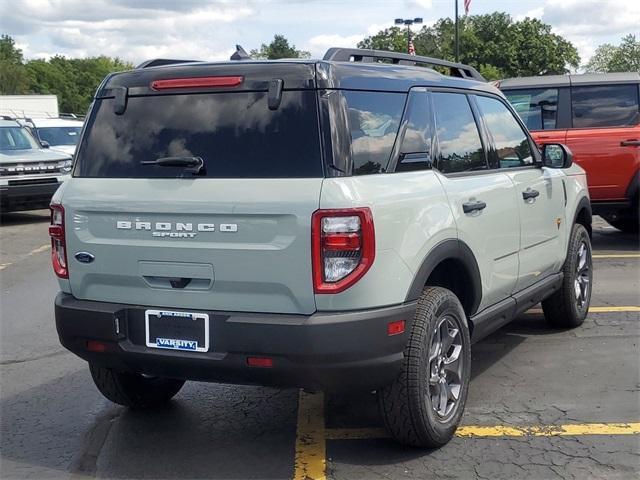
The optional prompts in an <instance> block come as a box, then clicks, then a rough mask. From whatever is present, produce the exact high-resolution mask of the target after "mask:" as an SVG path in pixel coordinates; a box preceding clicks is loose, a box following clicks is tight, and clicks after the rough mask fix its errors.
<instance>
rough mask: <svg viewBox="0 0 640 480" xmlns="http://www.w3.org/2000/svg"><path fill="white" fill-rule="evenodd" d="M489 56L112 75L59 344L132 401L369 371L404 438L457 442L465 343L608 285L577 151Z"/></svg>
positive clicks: (580, 309)
mask: <svg viewBox="0 0 640 480" xmlns="http://www.w3.org/2000/svg"><path fill="white" fill-rule="evenodd" d="M434 64H435V65H436V66H438V67H440V68H447V69H449V70H450V72H451V76H444V75H442V74H440V73H437V72H436V71H435V70H433V69H429V68H424V66H423V65H434ZM481 78H482V77H480V75H479V74H478V73H477V72H476V71H475V70H473V69H472V68H470V67H467V66H465V65H461V64H454V63H449V62H444V61H441V60H435V59H430V58H426V57H416V56H409V55H405V54H396V53H390V52H380V51H372V50H351V49H331V50H329V51H328V52H327V54H326V55H325V57H324V59H323V60H297V61H296V60H282V61H252V60H243V61H231V62H224V63H203V62H191V63H177V62H173V63H172V62H171V61H168V60H161V61H157V62H156V61H150V62H148V63H146V64H144V65H143V66H142V67H139V68H138V69H136V70H133V71H129V72H123V73H116V74H112V75H110V76H108V77H107V78H106V79H105V80H104V82H103V83H102V85H101V86H100V87H99V89H98V91H97V93H96V96H95V101H94V103H93V106H92V108H91V111H90V114H89V116H88V119H87V124H86V127H85V131H84V132H83V134H82V138H81V140H80V145H79V149H78V153H77V158H76V163H75V166H74V170H73V175H72V178H71V179H70V181H68V182H65V185H64V186H63V188H62V189H61V190H60V191H59V192H58V193H57V194H56V195H55V198H54V199H53V202H52V205H51V212H52V213H51V227H50V235H51V238H52V247H53V254H52V258H53V268H54V270H55V273H56V274H57V276H58V277H59V283H60V288H61V292H60V293H59V294H58V296H57V297H56V300H55V316H56V324H57V330H58V333H59V336H60V340H61V342H62V344H63V345H64V346H65V347H67V348H68V349H69V350H71V351H72V352H74V353H76V354H77V355H79V356H80V357H82V358H84V359H85V360H87V361H88V362H89V366H90V370H91V373H92V376H93V379H94V381H95V383H96V385H97V387H98V389H99V390H100V391H101V392H102V393H103V394H104V395H105V396H106V397H107V398H108V399H110V400H111V401H113V402H116V403H119V404H122V405H127V406H130V407H144V406H149V405H156V404H159V403H162V402H166V401H167V400H169V399H170V398H171V397H172V396H174V395H175V394H176V393H177V392H178V391H179V390H180V388H181V386H182V385H183V383H184V382H185V380H200V381H214V382H227V383H249V384H263V385H282V386H298V387H304V388H309V389H323V390H328V391H335V390H346V389H369V390H371V389H375V390H377V391H378V394H379V404H380V408H381V412H382V416H383V418H384V421H385V422H386V426H387V427H388V429H389V431H390V433H391V434H392V435H393V436H394V437H395V438H396V439H398V440H399V441H401V442H404V443H406V444H410V445H417V446H438V445H442V444H444V443H446V442H447V441H448V440H449V439H450V438H451V436H452V435H453V433H454V431H455V429H456V426H457V425H458V422H459V421H460V418H461V416H462V412H463V408H464V404H465V399H466V397H467V391H468V388H469V373H470V368H471V365H470V362H471V343H472V342H475V341H477V340H478V339H481V338H482V337H484V336H486V335H487V334H489V333H490V332H492V331H494V330H495V329H497V328H499V327H500V326H502V325H504V324H506V323H507V322H509V321H510V320H512V319H513V318H514V317H516V316H517V315H518V314H520V313H521V312H523V311H525V310H527V309H529V308H530V307H532V306H533V305H535V304H537V303H538V302H541V301H542V306H543V309H544V313H545V316H546V319H547V320H548V321H549V322H550V323H551V324H552V325H554V326H559V327H575V326H577V325H580V324H581V323H582V322H583V320H584V318H585V316H586V314H587V310H588V307H589V301H590V296H591V280H592V268H591V246H590V245H591V244H590V232H591V210H590V204H589V197H588V192H587V184H586V178H585V175H584V172H583V170H582V169H580V167H577V166H575V165H574V166H572V165H571V163H572V162H571V153H570V151H569V150H568V149H566V148H565V147H563V146H562V145H558V144H549V145H546V146H544V147H543V149H542V151H541V152H540V151H539V150H538V148H537V147H536V145H535V143H534V142H533V141H532V139H531V137H530V136H529V133H528V132H527V130H526V128H525V127H524V125H523V124H522V123H521V121H520V120H519V118H518V116H517V114H516V113H515V112H514V110H513V109H512V107H511V106H509V103H508V102H507V101H506V99H505V98H504V96H503V95H502V94H501V93H500V91H499V90H498V89H496V88H495V87H493V86H491V85H489V84H487V83H484V82H482V81H478V80H481Z"/></svg>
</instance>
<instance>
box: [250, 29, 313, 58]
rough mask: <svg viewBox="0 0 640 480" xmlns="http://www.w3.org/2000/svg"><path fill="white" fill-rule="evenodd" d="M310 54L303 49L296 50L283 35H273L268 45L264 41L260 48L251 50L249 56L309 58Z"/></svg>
mask: <svg viewBox="0 0 640 480" xmlns="http://www.w3.org/2000/svg"><path fill="white" fill-rule="evenodd" d="M310 56H311V54H310V53H309V52H305V51H304V50H297V49H296V46H295V45H289V40H287V39H286V38H285V36H284V35H274V37H273V40H272V41H271V43H270V44H269V45H265V44H264V43H263V44H262V45H261V46H260V50H256V49H254V50H251V57H253V58H265V59H269V60H275V59H277V58H309V57H310Z"/></svg>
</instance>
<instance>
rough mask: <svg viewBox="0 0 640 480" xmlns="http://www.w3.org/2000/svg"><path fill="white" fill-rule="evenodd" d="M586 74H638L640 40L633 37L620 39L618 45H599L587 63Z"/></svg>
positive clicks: (639, 70)
mask: <svg viewBox="0 0 640 480" xmlns="http://www.w3.org/2000/svg"><path fill="white" fill-rule="evenodd" d="M585 70H586V71H587V72H640V40H636V36H635V35H631V34H629V35H627V36H626V37H623V38H622V41H621V43H620V45H618V46H615V45H611V44H610V43H603V44H602V45H600V46H599V47H598V48H597V49H596V51H595V53H594V54H593V56H592V57H591V59H590V60H589V62H588V63H587V64H586V65H585Z"/></svg>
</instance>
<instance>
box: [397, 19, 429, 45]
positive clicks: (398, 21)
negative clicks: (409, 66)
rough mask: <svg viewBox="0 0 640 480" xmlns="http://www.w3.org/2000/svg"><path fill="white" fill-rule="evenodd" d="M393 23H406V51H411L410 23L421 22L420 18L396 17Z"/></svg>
mask: <svg viewBox="0 0 640 480" xmlns="http://www.w3.org/2000/svg"><path fill="white" fill-rule="evenodd" d="M394 23H395V24H396V25H406V26H407V53H411V52H410V49H411V25H413V24H414V23H415V24H420V23H422V18H420V17H416V18H396V19H395V21H394Z"/></svg>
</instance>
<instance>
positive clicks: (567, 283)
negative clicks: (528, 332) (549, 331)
mask: <svg viewBox="0 0 640 480" xmlns="http://www.w3.org/2000/svg"><path fill="white" fill-rule="evenodd" d="M562 271H563V273H564V279H563V281H562V287H561V288H560V289H559V290H558V291H557V292H555V293H554V294H553V295H551V296H550V297H549V298H547V299H546V300H543V302H542V310H543V311H544V316H545V319H546V320H547V322H548V323H549V324H550V325H552V326H554V327H560V328H573V327H578V326H580V325H582V323H583V322H584V319H585V318H586V316H587V312H588V311H589V304H590V303H591V289H592V283H593V261H592V258H591V240H590V239H589V233H587V229H586V228H584V226H582V225H580V224H575V225H574V226H573V228H572V230H571V238H569V250H568V252H567V259H566V260H565V263H564V267H563V270H562Z"/></svg>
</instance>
